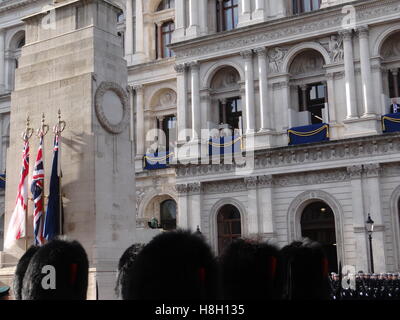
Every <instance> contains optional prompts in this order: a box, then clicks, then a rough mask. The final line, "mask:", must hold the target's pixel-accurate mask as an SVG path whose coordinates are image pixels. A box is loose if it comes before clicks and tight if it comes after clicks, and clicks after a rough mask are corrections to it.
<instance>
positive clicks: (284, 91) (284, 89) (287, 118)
mask: <svg viewBox="0 0 400 320" xmlns="http://www.w3.org/2000/svg"><path fill="white" fill-rule="evenodd" d="M286 78H287V80H286V81H282V82H279V83H278V88H279V89H280V91H281V97H282V117H283V119H282V120H283V128H282V130H287V129H289V128H290V127H293V121H292V116H291V114H290V111H291V107H290V84H289V77H288V76H286Z"/></svg>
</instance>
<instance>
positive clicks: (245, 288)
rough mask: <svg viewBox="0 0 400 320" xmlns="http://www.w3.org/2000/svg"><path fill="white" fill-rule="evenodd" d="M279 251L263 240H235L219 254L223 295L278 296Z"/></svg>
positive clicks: (226, 297) (259, 298) (260, 298)
mask: <svg viewBox="0 0 400 320" xmlns="http://www.w3.org/2000/svg"><path fill="white" fill-rule="evenodd" d="M278 255H279V250H278V249H277V248H275V247H273V246H271V245H269V244H267V243H259V242H256V241H251V240H244V239H238V240H235V241H234V242H232V243H231V244H230V245H229V246H228V247H227V248H226V249H225V251H224V252H223V254H222V255H221V257H220V268H221V283H222V291H223V293H222V294H223V298H224V299H227V300H241V299H246V300H265V299H278V298H279V291H278V288H277V281H276V280H277V279H276V271H277V263H278Z"/></svg>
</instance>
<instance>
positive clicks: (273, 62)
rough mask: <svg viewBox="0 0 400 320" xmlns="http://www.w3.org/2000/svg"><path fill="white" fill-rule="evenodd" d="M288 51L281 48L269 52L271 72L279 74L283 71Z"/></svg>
mask: <svg viewBox="0 0 400 320" xmlns="http://www.w3.org/2000/svg"><path fill="white" fill-rule="evenodd" d="M286 52H287V50H285V49H281V48H278V47H277V48H273V49H271V50H270V51H269V52H268V58H269V69H270V71H271V72H274V73H278V72H280V71H281V66H282V64H283V58H284V57H285V55H286Z"/></svg>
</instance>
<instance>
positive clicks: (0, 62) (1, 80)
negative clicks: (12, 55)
mask: <svg viewBox="0 0 400 320" xmlns="http://www.w3.org/2000/svg"><path fill="white" fill-rule="evenodd" d="M5 35H6V33H5V31H4V30H0V93H1V92H3V91H4V90H5V88H6V68H5V63H6V61H5Z"/></svg>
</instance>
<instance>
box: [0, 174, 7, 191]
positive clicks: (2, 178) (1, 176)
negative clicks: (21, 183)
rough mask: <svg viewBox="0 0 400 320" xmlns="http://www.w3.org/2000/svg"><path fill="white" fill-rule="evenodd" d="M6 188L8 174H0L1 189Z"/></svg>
mask: <svg viewBox="0 0 400 320" xmlns="http://www.w3.org/2000/svg"><path fill="white" fill-rule="evenodd" d="M5 188H6V175H5V174H0V190H1V189H5Z"/></svg>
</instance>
